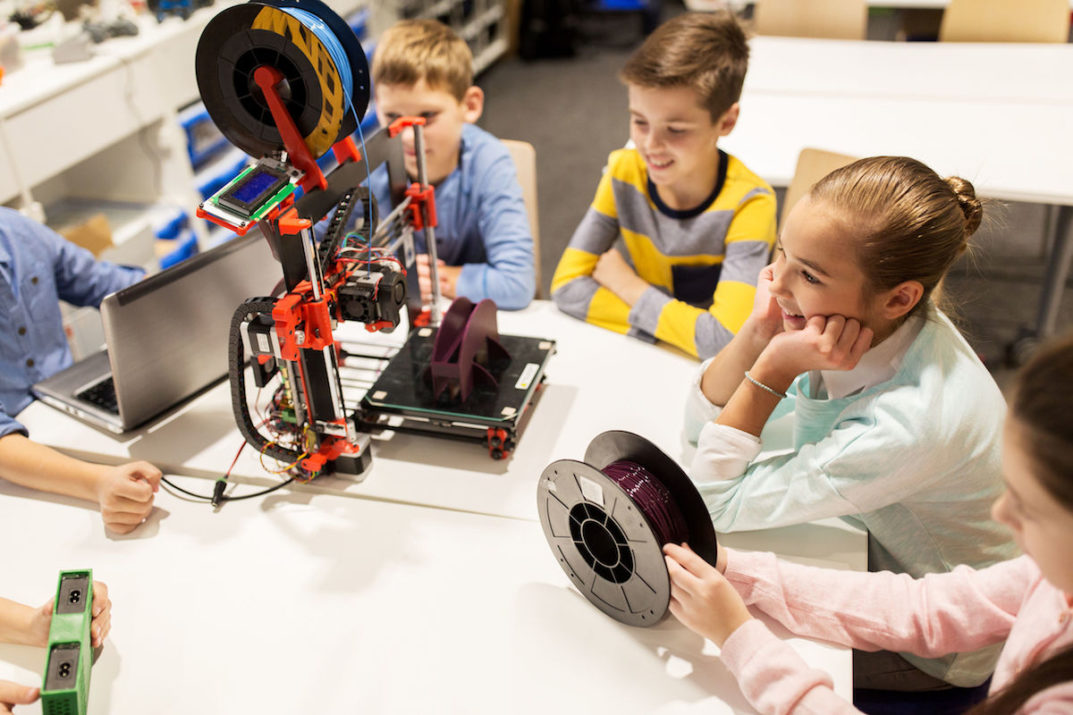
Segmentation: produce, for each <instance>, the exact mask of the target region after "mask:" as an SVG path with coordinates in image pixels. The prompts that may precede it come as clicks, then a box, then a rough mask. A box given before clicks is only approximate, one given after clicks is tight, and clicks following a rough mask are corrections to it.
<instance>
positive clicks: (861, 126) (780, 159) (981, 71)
mask: <svg viewBox="0 0 1073 715" xmlns="http://www.w3.org/2000/svg"><path fill="white" fill-rule="evenodd" d="M750 47H751V48H752V54H751V58H750V69H749V74H748V79H747V80H746V86H745V90H744V92H743V94H742V99H741V107H742V112H741V120H740V122H739V124H738V126H737V127H736V128H735V130H734V132H733V133H732V134H731V135H730V136H729V137H727V138H726V139H724V140H723V142H722V146H723V147H724V148H725V149H726V150H727V151H729V152H731V153H732V154H734V155H736V156H738V157H740V158H741V159H742V161H744V162H745V163H746V165H748V166H749V168H751V169H752V170H753V171H755V172H756V173H758V174H759V175H760V176H762V177H764V178H765V179H766V180H768V181H769V182H771V183H772V184H774V185H775V186H787V185H788V184H789V182H790V180H791V179H792V178H793V173H794V167H795V166H796V162H797V155H798V154H799V153H800V151H801V150H802V149H804V148H806V147H816V148H820V149H826V150H829V151H834V152H838V153H842V154H850V155H853V156H861V157H864V156H874V155H881V154H903V155H907V156H911V157H914V158H917V159H920V160H921V161H923V162H924V163H926V164H928V165H929V166H931V167H932V168H933V169H935V170H936V171H937V172H938V173H939V174H941V175H943V176H948V175H958V176H961V177H963V178H966V179H968V180H969V181H971V182H973V184H974V185H975V187H976V191H977V193H978V194H979V195H980V196H985V197H990V198H995V199H1001V200H1008V201H1024V202H1029V203H1038V204H1044V205H1049V206H1056V207H1058V210H1057V212H1056V215H1055V219H1054V222H1053V224H1052V227H1051V229H1050V233H1051V234H1052V235H1051V236H1048V237H1046V238H1047V240H1048V242H1049V244H1050V245H1051V257H1050V260H1049V261H1048V264H1047V269H1046V275H1045V277H1044V282H1043V290H1042V292H1041V296H1040V305H1039V312H1038V315H1037V319H1036V324H1035V326H1034V328H1033V329H1032V331H1031V332H1033V333H1034V334H1035V336H1036V337H1041V338H1042V337H1047V336H1049V335H1051V334H1053V332H1054V331H1055V326H1056V319H1057V314H1058V307H1059V303H1060V300H1061V296H1062V292H1063V290H1064V288H1065V284H1066V279H1067V278H1068V276H1069V270H1070V264H1071V263H1073V237H1071V236H1070V234H1071V233H1073V162H1070V161H1069V157H1070V156H1073V132H1070V131H1069V129H1068V125H1069V123H1070V120H1071V119H1073V85H1071V84H1070V82H1069V81H1068V79H1066V78H1068V77H1069V76H1070V70H1071V69H1073V45H1069V44H1065V45H1038V46H1037V45H1018V44H998V43H996V44H962V43H881V42H867V41H846V40H816V39H804V40H803V39H795V38H777V37H762V38H760V37H758V38H754V39H753V40H751V42H750Z"/></svg>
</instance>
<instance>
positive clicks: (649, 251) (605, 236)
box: [551, 149, 775, 358]
mask: <svg viewBox="0 0 1073 715" xmlns="http://www.w3.org/2000/svg"><path fill="white" fill-rule="evenodd" d="M719 156H720V170H719V177H718V179H717V181H716V186H715V188H714V190H713V191H712V194H711V196H710V197H709V199H708V200H707V201H705V202H704V203H703V204H701V205H700V206H698V207H696V208H695V209H691V210H688V211H675V210H673V209H670V208H668V207H667V206H666V205H665V204H663V202H662V201H660V199H659V196H658V195H657V194H656V192H655V190H654V187H653V185H652V184H651V183H650V182H649V180H648V172H647V170H646V168H645V164H644V160H643V159H642V158H641V156H640V154H638V153H637V151H636V150H635V149H620V150H618V151H614V152H612V153H611V156H610V157H609V158H608V163H607V171H606V173H605V174H604V176H603V178H602V179H601V180H600V185H599V186H598V187H597V189H596V198H595V199H594V200H593V202H592V205H591V206H590V207H589V209H588V211H587V212H586V214H585V217H584V218H583V219H582V220H581V223H580V224H579V225H578V227H577V230H576V231H574V236H573V238H571V239H570V245H569V246H568V247H567V248H566V250H565V251H564V252H563V256H562V258H561V259H560V260H559V266H558V268H556V270H555V276H554V277H553V278H552V282H551V292H552V298H553V299H554V300H555V303H556V305H558V306H559V308H560V309H561V310H562V311H563V312H565V313H568V314H570V315H573V316H574V317H576V318H580V319H582V320H587V321H588V322H590V323H593V324H595V325H599V326H601V327H604V328H607V329H609V330H614V331H616V332H620V333H629V334H631V335H635V336H637V337H640V338H643V339H648V340H652V339H653V338H656V339H659V340H664V341H666V342H668V343H671V344H672V345H675V346H677V347H679V348H681V349H682V350H685V351H686V352H688V353H691V354H693V355H697V356H699V357H701V358H706V357H710V356H712V355H714V354H715V353H717V352H719V350H720V349H721V348H722V347H723V346H724V345H726V344H727V343H728V342H729V341H730V339H731V337H733V335H734V333H736V332H737V331H738V329H739V328H740V327H741V325H742V323H744V322H745V319H746V318H747V317H748V315H749V311H750V310H751V309H752V303H753V296H754V294H755V292H756V279H757V276H758V275H759V273H760V270H761V269H762V268H763V267H764V266H765V265H766V264H767V262H768V257H769V255H770V253H771V247H772V245H773V244H774V242H775V193H774V191H772V189H771V187H770V186H769V185H768V184H767V183H766V182H765V181H764V180H763V179H761V178H760V177H758V176H757V175H756V174H754V173H753V172H751V171H749V169H747V168H746V167H745V165H744V164H742V163H741V162H740V161H738V160H737V159H736V158H734V157H733V156H730V155H728V154H726V153H724V152H722V151H720V152H719ZM619 236H621V237H622V240H623V243H624V244H625V249H626V250H625V256H626V260H627V262H629V264H630V265H631V266H632V267H633V269H634V270H635V271H636V272H637V275H639V276H640V277H641V278H643V279H644V280H645V281H646V282H648V284H649V285H650V286H651V287H650V288H649V289H648V290H647V291H645V293H644V294H643V295H642V296H641V298H640V300H638V301H637V303H636V304H634V305H633V306H632V308H631V306H629V305H628V304H626V303H625V302H624V301H623V300H622V299H620V298H619V297H618V296H616V295H615V294H614V293H612V292H611V291H609V290H607V289H606V288H603V287H601V286H600V285H599V284H598V283H597V282H596V281H595V280H594V279H593V278H592V272H593V270H594V269H595V267H596V262H597V260H599V258H600V255H601V254H603V253H604V252H606V251H607V250H609V249H610V248H611V247H612V246H613V245H614V243H615V241H616V239H618V238H619Z"/></svg>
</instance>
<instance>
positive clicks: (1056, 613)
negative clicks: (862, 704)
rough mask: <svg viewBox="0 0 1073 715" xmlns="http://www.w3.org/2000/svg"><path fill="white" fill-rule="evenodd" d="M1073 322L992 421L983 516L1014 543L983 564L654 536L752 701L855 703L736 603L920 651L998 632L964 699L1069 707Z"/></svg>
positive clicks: (804, 627)
mask: <svg viewBox="0 0 1073 715" xmlns="http://www.w3.org/2000/svg"><path fill="white" fill-rule="evenodd" d="M1070 405H1073V335H1071V336H1069V337H1067V338H1065V339H1063V340H1061V341H1058V342H1056V343H1054V344H1052V345H1051V346H1050V347H1049V348H1047V349H1045V350H1043V351H1041V352H1040V353H1039V354H1038V355H1037V356H1036V357H1035V358H1034V359H1033V360H1032V361H1031V362H1030V363H1029V364H1028V365H1027V366H1026V367H1025V369H1024V370H1023V371H1022V373H1021V375H1020V377H1019V380H1018V384H1017V386H1016V387H1015V391H1014V394H1013V397H1012V399H1011V402H1010V413H1009V416H1008V418H1007V421H1006V427H1005V432H1004V435H1003V458H1002V462H1003V472H1004V479H1005V482H1006V491H1005V493H1004V494H1003V495H1002V496H1001V497H999V499H998V500H997V501H996V502H995V504H994V506H993V507H992V510H991V513H992V516H993V517H994V518H995V519H996V520H997V521H999V522H1000V523H1002V524H1004V525H1006V526H1007V527H1008V528H1009V529H1010V530H1011V531H1012V532H1013V535H1014V538H1015V539H1016V541H1017V543H1018V545H1019V546H1020V547H1021V548H1022V549H1023V551H1024V553H1025V555H1024V556H1021V557H1020V558H1017V559H1014V560H1012V561H1006V562H1003V563H1000V564H996V565H994V566H991V567H989V568H986V569H982V570H974V569H972V568H969V567H967V566H959V567H957V568H955V569H954V570H953V571H951V572H949V573H942V574H930V575H927V576H925V577H924V578H921V579H912V578H910V577H909V576H907V575H905V574H893V573H890V572H881V573H856V572H848V571H836V570H829V569H817V568H810V567H805V566H798V565H795V564H790V563H786V562H784V561H779V560H778V559H776V558H775V557H774V556H773V555H772V554H760V553H746V552H737V551H730V550H726V549H723V550H721V551H720V553H719V560H718V565H717V566H716V567H714V568H713V567H712V566H710V565H708V563H707V562H705V561H704V560H703V559H701V558H700V557H699V556H697V555H696V554H694V553H693V552H692V551H691V550H690V549H689V548H688V546H686V545H684V544H683V545H682V546H676V545H673V544H668V545H667V546H665V547H664V552H665V553H666V556H667V566H668V568H669V570H670V575H671V604H670V610H671V613H673V614H674V615H675V616H676V617H677V618H678V620H680V621H681V622H682V623H683V624H685V625H686V626H688V627H689V628H690V629H692V630H694V631H696V632H697V633H699V634H700V635H702V636H704V637H706V638H709V639H711V640H712V641H713V642H714V643H715V644H716V645H718V646H720V647H721V648H722V659H723V662H724V663H725V664H726V665H727V667H728V668H729V669H730V671H731V672H732V673H733V674H734V676H735V677H736V678H737V680H738V683H739V685H740V686H741V689H742V691H743V692H744V694H745V696H746V697H747V698H748V699H749V701H750V702H751V703H752V704H753V705H754V706H755V707H756V708H757V709H758V710H760V711H761V712H764V713H791V712H792V713H822V714H823V715H830V714H832V713H842V712H857V710H855V709H854V708H853V706H852V705H851V704H850V703H848V702H846V701H844V700H842V699H840V698H839V697H838V696H837V695H835V693H834V692H833V691H832V689H831V679H830V677H829V676H828V675H827V674H826V673H823V672H822V671H819V670H816V669H815V668H810V667H809V666H808V665H807V664H806V663H805V662H804V661H803V660H802V659H801V658H800V657H799V656H798V655H797V654H796V653H795V652H794V651H793V649H792V648H791V647H790V646H789V645H788V644H786V643H785V642H783V641H782V640H780V639H778V638H776V637H775V636H774V635H772V633H771V632H770V631H768V629H767V628H766V627H765V626H764V625H763V624H762V623H761V622H760V621H758V620H755V619H753V618H752V616H750V614H749V611H748V610H747V608H746V606H747V605H749V606H754V607H756V608H758V609H760V610H761V611H763V612H764V613H766V614H767V615H769V616H771V617H772V618H774V619H776V620H777V621H779V622H780V623H782V624H783V625H785V626H786V627H787V628H788V629H790V630H791V631H793V632H794V633H797V634H799V635H804V636H809V637H813V638H820V639H824V640H828V641H833V642H835V643H840V644H843V645H847V646H852V647H854V648H859V649H862V650H873V651H874V650H881V649H886V650H892V651H902V652H910V653H915V654H918V655H920V656H924V657H934V656H940V655H944V654H947V653H953V652H959V651H966V650H974V649H978V648H981V647H983V646H986V645H989V644H992V643H1000V642H1002V641H1003V640H1005V641H1006V645H1005V646H1004V647H1003V650H1002V655H1001V656H1000V657H999V661H998V665H997V667H996V669H995V674H994V676H993V678H992V681H991V690H990V695H989V697H988V699H987V700H986V701H984V702H983V703H980V704H979V705H977V706H976V708H974V709H973V710H972V711H971V712H972V714H973V715H984V714H985V713H986V714H987V715H992V714H994V713H1033V714H1057V713H1065V714H1067V715H1068V714H1069V713H1073V555H1071V554H1073V419H1070V416H1069V409H1070Z"/></svg>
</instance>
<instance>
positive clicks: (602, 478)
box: [537, 431, 718, 626]
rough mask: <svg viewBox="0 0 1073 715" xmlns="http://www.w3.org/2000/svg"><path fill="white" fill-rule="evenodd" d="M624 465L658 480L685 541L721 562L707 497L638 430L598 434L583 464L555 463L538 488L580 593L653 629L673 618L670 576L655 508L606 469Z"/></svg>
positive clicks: (547, 524)
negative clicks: (674, 510)
mask: <svg viewBox="0 0 1073 715" xmlns="http://www.w3.org/2000/svg"><path fill="white" fill-rule="evenodd" d="M621 462H631V463H633V464H635V465H637V466H639V467H641V468H642V469H643V470H645V471H647V472H648V473H649V474H651V475H652V476H653V477H655V478H656V479H658V480H659V482H660V484H661V485H662V487H663V488H665V489H666V491H667V492H668V493H669V496H670V499H671V500H673V502H674V505H675V506H676V507H677V509H678V511H680V512H681V516H682V519H683V520H684V523H685V529H686V532H687V533H686V537H685V540H686V542H687V543H688V544H689V546H690V548H692V549H693V550H694V551H695V552H696V553H697V554H699V555H700V557H701V558H703V559H704V560H705V561H707V562H708V563H710V564H712V565H714V564H715V560H716V555H717V552H718V547H717V544H716V538H715V529H714V527H713V526H712V520H711V517H710V516H709V515H708V510H707V508H706V507H705V506H704V500H703V499H701V496H700V493H699V492H697V489H696V487H694V486H693V483H692V482H691V481H690V480H689V477H687V476H686V475H685V472H683V471H682V469H681V468H680V467H679V466H678V465H677V464H676V463H675V462H674V460H673V459H671V458H670V457H668V456H667V455H665V454H664V453H663V452H661V451H660V450H659V448H658V447H656V446H655V445H654V444H652V443H651V442H649V441H648V440H646V439H645V438H643V437H640V436H638V435H636V434H633V433H631V432H623V431H609V432H604V433H603V434H600V435H597V436H596V437H595V438H594V439H593V440H592V441H591V442H590V443H589V446H588V449H586V450H585V458H584V461H583V462H578V461H576V460H572V459H561V460H558V461H555V462H552V463H551V464H549V465H548V466H547V468H545V469H544V472H543V473H542V474H541V475H540V481H539V482H538V484H537V510H538V512H539V513H540V525H541V526H542V527H543V529H544V536H545V538H547V540H548V545H549V546H550V547H551V549H552V553H553V554H554V555H555V558H556V559H557V560H558V562H559V566H561V567H562V569H563V571H564V572H565V573H566V575H567V576H569V577H570V581H571V582H572V583H573V584H574V586H575V587H576V588H577V589H578V591H580V592H581V594H582V595H583V596H585V597H586V598H587V599H588V600H589V601H591V602H592V604H593V605H594V606H596V607H597V608H599V609H600V610H601V611H603V612H604V613H606V614H607V615H609V616H611V617H612V618H614V619H615V620H617V621H621V622H622V623H625V624H627V625H631V626H651V625H655V624H656V623H658V622H659V621H660V620H661V619H662V618H663V617H664V616H665V615H666V614H667V607H668V605H669V603H670V597H671V587H670V576H669V575H668V573H667V565H666V562H665V561H664V559H663V544H662V543H661V540H660V537H659V534H660V532H661V529H660V528H658V526H657V524H656V523H654V520H653V515H652V514H651V513H648V511H649V508H648V507H646V506H645V505H644V504H639V503H637V502H636V501H635V500H634V499H633V498H632V497H631V496H630V494H628V493H627V492H626V491H625V490H624V489H623V488H622V487H621V486H620V484H619V483H618V482H617V481H615V479H613V478H612V477H611V476H609V475H608V474H606V473H604V472H603V471H602V470H604V469H605V468H607V467H608V466H609V465H613V464H615V463H621Z"/></svg>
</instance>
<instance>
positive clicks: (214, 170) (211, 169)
mask: <svg viewBox="0 0 1073 715" xmlns="http://www.w3.org/2000/svg"><path fill="white" fill-rule="evenodd" d="M247 161H248V157H247V156H246V155H245V154H244V153H242V151H240V150H239V149H232V150H231V151H230V152H228V153H227V154H225V155H223V156H222V157H220V158H218V159H217V160H216V161H214V162H212V163H211V164H209V165H208V166H206V167H204V168H203V169H202V170H201V171H199V172H198V173H197V174H196V175H195V176H194V181H195V182H196V184H197V190H198V193H200V194H201V198H203V199H207V198H209V197H210V196H212V195H213V194H215V193H216V192H217V191H219V190H220V189H222V188H223V187H224V186H226V185H227V182H229V181H231V180H232V179H234V178H235V177H236V176H238V175H239V174H241V173H242V170H243V169H245V168H246V163H247Z"/></svg>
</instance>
